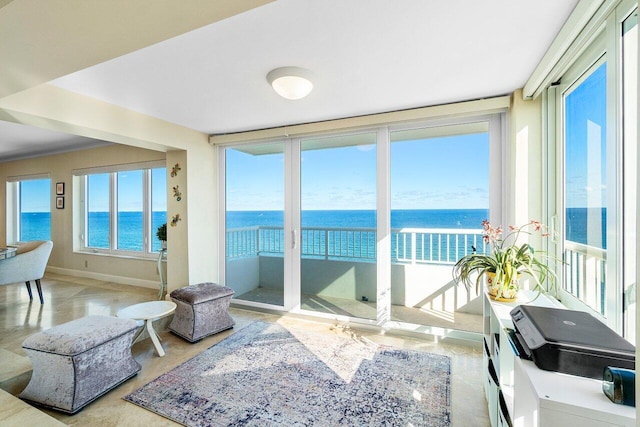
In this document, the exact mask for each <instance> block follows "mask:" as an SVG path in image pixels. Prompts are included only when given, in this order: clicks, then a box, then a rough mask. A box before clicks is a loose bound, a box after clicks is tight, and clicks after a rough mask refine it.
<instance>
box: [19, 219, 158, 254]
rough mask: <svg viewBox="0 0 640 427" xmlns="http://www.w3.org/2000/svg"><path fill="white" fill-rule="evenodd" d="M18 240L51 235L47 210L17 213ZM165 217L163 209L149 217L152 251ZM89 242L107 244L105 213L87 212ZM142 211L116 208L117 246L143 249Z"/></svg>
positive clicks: (36, 238) (99, 245) (107, 228)
mask: <svg viewBox="0 0 640 427" xmlns="http://www.w3.org/2000/svg"><path fill="white" fill-rule="evenodd" d="M20 220H21V228H20V231H21V234H20V240H21V241H23V242H26V241H29V240H49V239H51V214H50V213H49V212H26V213H22V215H21V216H20ZM166 221H167V213H166V212H154V213H153V216H152V219H151V230H153V251H159V250H160V248H161V243H160V241H159V240H158V239H157V238H156V235H155V230H156V229H157V228H158V227H159V226H160V225H162V224H164V223H165V222H166ZM88 226H89V227H88V228H89V236H88V237H89V242H88V244H89V246H90V247H93V248H100V249H108V248H109V213H108V212H90V213H89V224H88ZM142 229H143V221H142V212H120V213H119V214H118V249H120V250H130V251H142V249H143V245H144V243H143V234H142Z"/></svg>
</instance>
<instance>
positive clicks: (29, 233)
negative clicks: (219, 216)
mask: <svg viewBox="0 0 640 427" xmlns="http://www.w3.org/2000/svg"><path fill="white" fill-rule="evenodd" d="M488 216H489V211H488V210H486V209H431V210H393V211H392V212H391V228H392V229H401V228H451V229H462V228H467V229H480V228H481V223H482V221H483V220H484V219H486V218H487V217H488ZM166 218H167V214H166V212H154V214H153V218H152V230H153V239H154V241H153V250H154V251H156V250H159V249H160V242H159V241H158V240H157V239H156V237H155V230H156V229H157V228H158V226H160V225H161V224H163V223H165V222H166ZM301 219H302V227H305V228H307V227H324V228H348V229H354V228H365V229H375V226H376V212H375V211H373V210H349V211H332V210H314V211H303V212H302V216H301ZM21 221H22V223H21V232H22V234H21V236H20V240H21V241H28V240H41V239H50V238H51V215H50V214H49V213H48V212H29V213H23V214H22V216H21ZM226 221H227V229H228V230H231V229H238V228H244V227H257V226H262V227H282V225H283V223H284V213H283V212H282V211H230V212H227V216H226ZM594 221H595V223H596V224H597V225H598V227H599V228H600V233H599V234H598V233H596V236H595V242H594V235H593V231H591V234H590V235H589V238H590V239H591V242H590V244H592V245H594V246H597V245H598V244H599V245H601V247H603V248H606V246H605V242H606V241H605V239H604V237H605V236H606V210H605V209H596V210H594V209H584V208H570V209H567V228H566V238H567V240H571V241H574V242H578V243H583V244H587V243H588V242H587V230H589V229H591V230H593V227H592V224H593V223H594ZM142 224H143V221H142V212H121V213H120V214H119V217H118V249H121V250H133V251H140V250H142V245H143V244H142ZM88 237H89V246H91V247H96V248H108V247H109V214H108V213H107V212H91V213H90V214H89V236H88ZM308 237H309V240H311V237H312V236H308ZM374 237H375V236H374ZM266 239H271V240H274V241H275V240H280V239H282V240H284V239H283V238H282V236H280V235H275V234H272V235H271V236H268V235H267V237H266ZM598 239H600V242H598ZM270 243H273V245H272V246H273V247H274V248H275V250H279V248H280V246H281V243H280V242H270ZM365 249H366V248H365ZM396 249H397V250H403V248H402V247H400V248H396ZM310 252H312V251H310Z"/></svg>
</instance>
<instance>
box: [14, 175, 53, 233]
mask: <svg viewBox="0 0 640 427" xmlns="http://www.w3.org/2000/svg"><path fill="white" fill-rule="evenodd" d="M17 185H18V186H19V206H20V208H19V209H20V221H19V227H18V228H19V231H18V236H20V237H19V239H18V240H20V241H21V242H27V241H30V240H50V239H51V180H50V179H33V180H25V181H20V182H18V183H17Z"/></svg>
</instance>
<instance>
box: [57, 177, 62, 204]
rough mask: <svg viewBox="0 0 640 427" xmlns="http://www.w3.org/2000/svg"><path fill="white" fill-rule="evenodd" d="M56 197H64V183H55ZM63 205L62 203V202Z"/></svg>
mask: <svg viewBox="0 0 640 427" xmlns="http://www.w3.org/2000/svg"><path fill="white" fill-rule="evenodd" d="M56 195H58V196H64V182H58V183H56ZM63 204H64V201H63Z"/></svg>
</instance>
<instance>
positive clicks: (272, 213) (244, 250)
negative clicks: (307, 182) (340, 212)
mask: <svg viewBox="0 0 640 427" xmlns="http://www.w3.org/2000/svg"><path fill="white" fill-rule="evenodd" d="M284 173H285V167H284V143H273V144H260V145H247V146H241V147H237V148H227V149H226V150H225V175H226V176H225V195H226V215H225V228H226V229H225V239H226V244H225V246H226V249H225V252H226V253H225V260H226V262H225V266H226V268H225V273H226V274H225V275H226V277H225V281H226V285H227V286H229V287H230V288H232V289H233V290H234V291H235V298H236V299H239V300H243V301H251V302H254V303H260V304H268V305H274V306H280V307H282V306H284V250H285V242H284V240H285V239H284V179H285V176H284Z"/></svg>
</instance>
